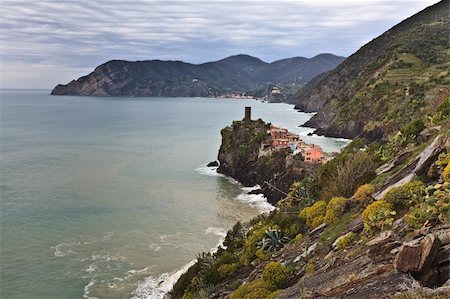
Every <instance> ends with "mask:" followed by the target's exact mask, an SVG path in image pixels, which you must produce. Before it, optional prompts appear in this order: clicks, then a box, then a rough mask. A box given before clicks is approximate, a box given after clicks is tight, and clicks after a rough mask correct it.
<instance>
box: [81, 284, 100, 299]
mask: <svg viewBox="0 0 450 299" xmlns="http://www.w3.org/2000/svg"><path fill="white" fill-rule="evenodd" d="M94 284H95V280H91V281H89V283H88V284H87V285H86V286H85V287H84V292H83V298H86V299H98V298H97V297H91V296H89V288H90V287H92V286H93V285H94Z"/></svg>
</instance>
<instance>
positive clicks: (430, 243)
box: [418, 234, 441, 273]
mask: <svg viewBox="0 0 450 299" xmlns="http://www.w3.org/2000/svg"><path fill="white" fill-rule="evenodd" d="M421 245H422V253H421V257H420V261H419V269H418V271H419V272H422V273H425V272H427V271H428V270H429V269H430V267H431V264H432V263H433V261H434V258H435V257H436V255H437V253H438V250H439V247H440V245H441V241H440V240H439V238H436V237H435V236H434V235H432V234H430V235H427V236H426V237H425V238H424V239H423V241H422V242H421Z"/></svg>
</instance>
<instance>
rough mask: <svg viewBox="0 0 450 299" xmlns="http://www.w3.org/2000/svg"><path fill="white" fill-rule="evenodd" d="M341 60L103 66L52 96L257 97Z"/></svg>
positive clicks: (245, 58) (242, 58)
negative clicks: (246, 94) (236, 95)
mask: <svg viewBox="0 0 450 299" xmlns="http://www.w3.org/2000/svg"><path fill="white" fill-rule="evenodd" d="M343 60H344V57H340V56H335V55H332V54H320V55H317V56H315V57H313V58H310V59H308V58H304V57H293V58H289V59H283V60H278V61H275V62H272V63H266V62H264V61H262V60H260V59H259V58H256V57H252V56H249V55H235V56H231V57H228V58H225V59H222V60H219V61H215V62H208V63H203V64H190V63H185V62H182V61H161V60H148V61H123V60H112V61H109V62H106V63H104V64H102V65H100V66H98V67H97V68H95V70H94V71H93V72H92V73H90V74H89V75H87V76H84V77H81V78H79V79H78V80H73V81H72V82H70V83H68V84H66V85H61V84H59V85H58V86H56V87H55V88H54V89H53V91H52V94H53V95H84V96H89V95H94V96H185V97H194V96H201V97H211V96H220V95H225V94H232V93H241V94H242V93H246V92H247V93H248V92H250V91H252V92H250V93H251V94H252V95H255V94H258V92H261V91H263V90H266V89H267V85H274V84H281V85H285V86H287V87H289V88H292V86H293V85H294V86H296V87H301V86H303V85H304V84H306V83H307V82H309V80H311V79H312V78H313V77H315V76H316V75H318V74H321V73H323V72H325V71H329V70H331V69H333V68H334V67H336V66H337V65H338V64H339V63H340V62H342V61H343Z"/></svg>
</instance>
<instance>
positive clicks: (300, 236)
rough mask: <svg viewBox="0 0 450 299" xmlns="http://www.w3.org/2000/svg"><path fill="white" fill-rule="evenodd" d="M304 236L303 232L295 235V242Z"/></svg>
mask: <svg viewBox="0 0 450 299" xmlns="http://www.w3.org/2000/svg"><path fill="white" fill-rule="evenodd" d="M302 238H303V235H302V234H298V235H296V236H295V239H294V241H295V242H298V241H300V240H301V239H302Z"/></svg>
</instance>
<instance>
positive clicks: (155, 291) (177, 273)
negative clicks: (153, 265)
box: [85, 166, 275, 299]
mask: <svg viewBox="0 0 450 299" xmlns="http://www.w3.org/2000/svg"><path fill="white" fill-rule="evenodd" d="M217 168H218V167H207V166H202V167H198V168H196V169H195V171H196V172H198V173H200V174H202V175H207V176H216V177H224V178H226V179H227V180H229V181H230V182H232V183H233V184H236V185H238V186H239V187H240V189H241V191H242V192H241V193H240V194H239V195H238V196H236V197H235V198H234V199H235V200H239V201H241V202H245V203H247V204H248V205H250V206H252V207H255V208H257V209H258V210H259V212H260V213H259V215H261V214H264V213H269V212H271V211H273V210H275V206H273V205H272V204H270V203H269V202H268V201H267V198H266V197H265V196H264V195H263V194H262V193H258V194H252V193H251V192H252V191H255V190H260V189H261V187H260V186H259V185H256V186H253V187H244V186H243V185H242V184H241V183H240V182H239V181H237V180H235V179H234V178H232V177H229V176H226V175H224V174H221V173H218V172H217ZM227 232H228V229H225V228H217V227H208V229H207V230H206V231H205V234H214V235H217V236H219V242H218V243H217V245H216V246H215V247H214V248H211V250H210V251H209V252H210V253H214V252H216V251H217V249H218V248H219V247H220V246H222V245H223V242H224V240H225V237H226V234H227ZM196 261H197V259H193V260H191V261H190V262H188V263H186V264H185V265H184V266H182V267H181V268H179V269H176V270H174V271H172V272H170V273H163V274H160V275H159V276H158V277H154V276H149V277H147V278H146V279H145V280H144V281H143V282H140V283H139V284H138V286H137V288H136V289H135V290H134V291H133V293H132V295H133V296H132V297H131V299H169V298H170V295H169V292H170V291H171V290H172V287H173V285H174V284H175V283H176V282H177V280H178V279H179V278H180V277H181V275H183V274H184V273H185V272H186V271H187V270H188V269H189V268H190V267H191V266H193V265H194V264H195V263H196ZM88 286H89V284H88ZM88 289H89V288H86V287H85V294H86V296H87V294H89V290H88ZM85 298H90V297H85Z"/></svg>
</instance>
